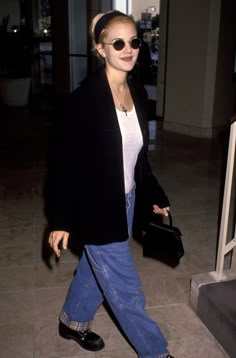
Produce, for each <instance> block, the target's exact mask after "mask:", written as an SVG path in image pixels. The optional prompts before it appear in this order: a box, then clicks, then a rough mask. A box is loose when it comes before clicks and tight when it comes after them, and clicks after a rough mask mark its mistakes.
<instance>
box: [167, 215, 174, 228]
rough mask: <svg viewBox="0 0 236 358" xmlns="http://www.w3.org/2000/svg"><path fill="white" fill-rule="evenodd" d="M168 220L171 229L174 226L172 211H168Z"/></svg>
mask: <svg viewBox="0 0 236 358" xmlns="http://www.w3.org/2000/svg"><path fill="white" fill-rule="evenodd" d="M168 219H169V225H170V227H172V226H173V220H172V216H171V213H170V211H168Z"/></svg>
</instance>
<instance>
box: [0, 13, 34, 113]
mask: <svg viewBox="0 0 236 358" xmlns="http://www.w3.org/2000/svg"><path fill="white" fill-rule="evenodd" d="M5 19H6V18H5ZM3 25H4V26H3ZM0 43H1V51H0V101H1V103H2V104H5V105H9V106H17V107H22V106H25V105H27V104H28V98H29V93H30V86H31V62H32V54H33V36H32V34H31V32H30V31H28V30H27V29H26V28H25V27H24V26H22V27H20V28H19V29H18V28H17V27H16V26H15V27H13V28H12V31H7V26H6V20H5V21H2V26H1V27H0Z"/></svg>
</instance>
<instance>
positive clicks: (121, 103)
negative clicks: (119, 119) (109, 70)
mask: <svg viewBox="0 0 236 358" xmlns="http://www.w3.org/2000/svg"><path fill="white" fill-rule="evenodd" d="M110 86H111V89H112V90H113V92H114V93H115V95H116V97H117V99H118V101H119V103H120V109H121V111H122V112H124V113H125V115H126V116H127V112H128V109H127V108H126V106H125V101H126V93H127V83H125V89H124V92H125V94H124V100H123V102H122V101H121V100H120V98H119V96H118V94H117V93H116V91H115V90H114V88H113V87H112V85H111V83H110Z"/></svg>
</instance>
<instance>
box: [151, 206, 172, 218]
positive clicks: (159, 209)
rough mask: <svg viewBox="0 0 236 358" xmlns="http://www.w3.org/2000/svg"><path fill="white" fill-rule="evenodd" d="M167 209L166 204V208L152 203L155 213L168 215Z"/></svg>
mask: <svg viewBox="0 0 236 358" xmlns="http://www.w3.org/2000/svg"><path fill="white" fill-rule="evenodd" d="M169 209H170V207H169V206H167V207H166V208H162V209H161V208H159V206H158V205H153V212H154V213H155V214H160V215H164V216H168V215H169Z"/></svg>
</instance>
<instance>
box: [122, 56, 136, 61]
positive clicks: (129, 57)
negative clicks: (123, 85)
mask: <svg viewBox="0 0 236 358" xmlns="http://www.w3.org/2000/svg"><path fill="white" fill-rule="evenodd" d="M132 59H133V57H132V56H128V57H122V59H121V60H122V61H126V62H130V61H132Z"/></svg>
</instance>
